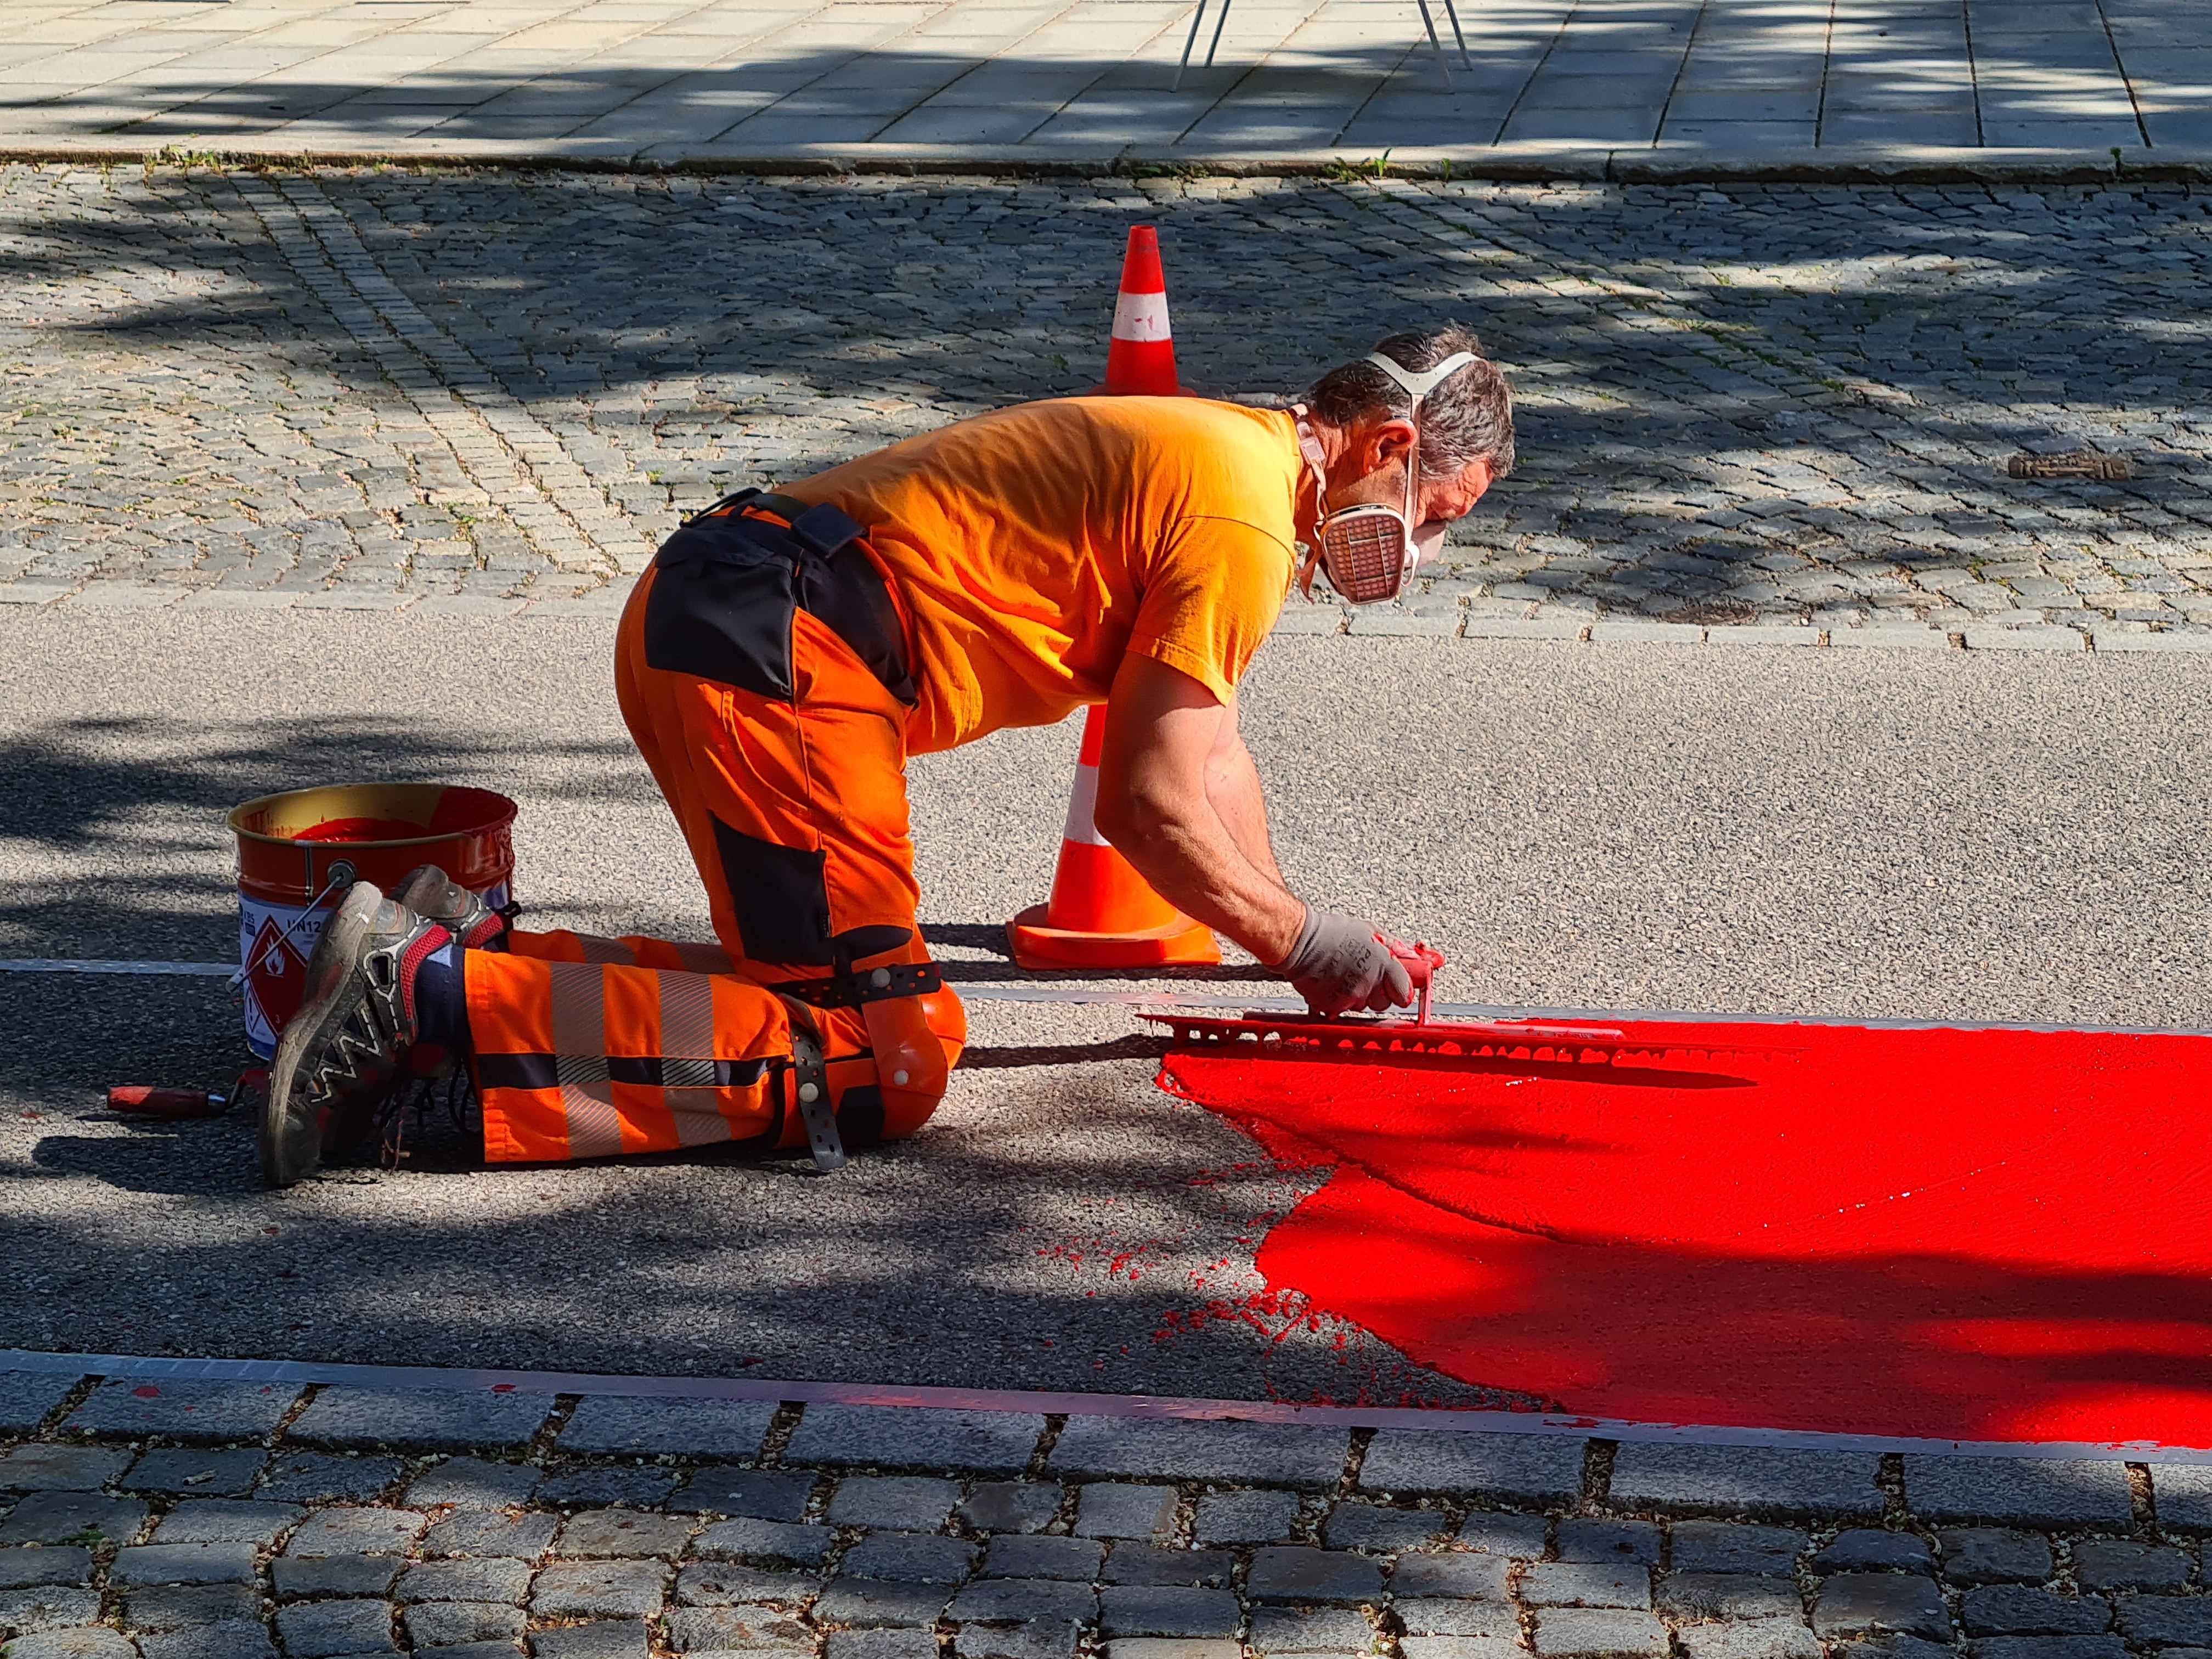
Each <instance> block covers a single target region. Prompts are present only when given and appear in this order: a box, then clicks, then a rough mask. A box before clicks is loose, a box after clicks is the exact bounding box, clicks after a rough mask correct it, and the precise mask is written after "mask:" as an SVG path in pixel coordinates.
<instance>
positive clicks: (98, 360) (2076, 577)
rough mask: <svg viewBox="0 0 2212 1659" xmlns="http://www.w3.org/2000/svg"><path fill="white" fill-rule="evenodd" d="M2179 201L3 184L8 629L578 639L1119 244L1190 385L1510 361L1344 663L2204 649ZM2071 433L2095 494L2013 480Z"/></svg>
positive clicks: (1018, 382)
mask: <svg viewBox="0 0 2212 1659" xmlns="http://www.w3.org/2000/svg"><path fill="white" fill-rule="evenodd" d="M2207 209H2208V197H2206V195H2205V194H2204V193H2203V191H2197V190H2191V189H2190V188H2187V187H2184V186H2179V185H2175V186H2170V187H2168V186H2152V185H2145V186H2138V187H2133V188H2108V189H2090V188H2083V187H2070V188H2069V187H2052V188H2049V189H2046V190H2042V191H1996V192H1992V191H1989V190H1985V189H1982V188H1978V187H1977V188H1971V189H1969V188H1963V187H1961V188H1946V189H1934V188H1927V189H1905V190H1897V189H1877V188H1852V189H1846V188H1833V189H1829V188H1815V187H1793V186H1743V187H1736V188H1732V189H1729V190H1717V189H1686V188H1674V189H1664V188H1657V187H1650V188H1638V187H1633V186H1602V185H1496V184H1486V185H1443V184H1431V185H1420V184H1412V183H1405V182H1401V181H1396V180H1386V181H1383V182H1382V183H1379V184H1378V183H1371V182H1365V183H1351V182H1339V183H1334V184H1330V183H1317V182H1293V181H1285V180H1281V179H1237V180H1230V179H1190V180H1181V179H1146V180H1140V181H1134V182H1133V181H1130V180H1127V179H1100V180H1096V181H1092V182H1090V183H1080V182H1078V183H1062V182H1041V181H1029V182H1003V181H1001V182H994V181H993V180H990V179H955V180H948V181H944V182H936V183H931V184H927V185H922V184H919V183H916V182H915V181H911V180H908V181H899V180H893V179H842V180H794V179H765V180H743V179H705V180H702V179H696V178H684V177H677V178H638V177H629V176H607V175H577V174H571V175H559V174H553V175H518V174H513V173H480V174H465V173H460V174H456V173H414V172H400V171H376V170H362V171H357V172H345V171H326V172H319V173H312V174H307V173H289V174H288V173H269V174H258V173H211V172H209V171H206V170H193V171H189V172H179V171H173V170H167V169H155V168H148V169H141V168H137V167H131V168H127V169H112V170H104V171H103V170H94V169H76V170H70V169H65V168H62V167H21V166H18V167H9V168H7V169H6V170H5V172H4V173H0V216H4V224H0V232H3V233H4V252H5V255H6V269H5V272H4V275H0V363H4V370H5V390H4V406H0V434H4V437H0V598H4V599H8V600H10V601H13V602H15V603H29V604H45V603H52V602H56V601H62V600H66V601H67V602H68V603H70V604H75V605H83V604H96V605H168V604H171V603H183V604H185V605H188V606H191V607H194V608H197V607H203V606H226V605H228V606H260V605H301V606H337V607H374V608H387V607H397V606H410V607H412V608H413V609H415V610H416V611H421V612H425V613H428V612H438V611H482V612H485V613H494V614H504V613H507V612H512V611H516V610H518V609H520V607H522V606H523V605H526V604H528V605H533V606H535V607H537V608H538V609H540V610H548V609H565V608H568V607H571V606H581V607H583V608H586V609H603V608H606V607H610V606H611V605H615V604H617V602H618V601H619V599H620V597H621V592H622V591H623V583H622V580H621V577H622V575H623V573H627V572H635V570H637V569H638V568H641V564H642V562H644V560H645V559H646V558H647V556H649V554H650V551H651V549H652V548H653V545H654V544H655V543H656V541H657V540H658V538H659V537H660V536H662V535H663V534H665V532H666V531H667V530H668V529H669V528H670V527H671V526H672V525H674V524H675V523H676V522H677V518H678V513H680V512H681V511H683V510H684V509H686V508H689V507H696V506H697V505H699V504H702V503H703V502H705V501H708V500H710V499H711V498H712V497H714V495H717V494H719V493H720V492H721V491H723V490H725V489H729V488H732V487H734V486H738V485H743V484H747V483H772V482H774V481H775V480H777V479H781V478H788V477H795V476H799V475H801V474H803V473H805V472H807V471H811V470H813V469H815V468H817V467H818V466H821V465H827V464H829V463H831V462H834V461H836V460H837V459H842V458H843V457H846V456H848V455H851V454H854V453H858V452H861V451H864V450H866V449H868V448H870V447H875V446H878V445H881V444H884V443H888V442H890V441H895V440H896V439H898V438H900V437H902V436H905V435H908V434H910V433H914V432H917V431H921V430H924V429H926V428H930V427H932V426H934V425H937V424H939V422H944V421H946V420H949V419H952V418H955V417H957V416H963V415H966V414H969V413H972V412H975V411H976V410H983V409H987V408H989V407H992V406H994V405H997V404H1005V403H1008V402H1012V401H1016V400H1018V399H1020V398H1029V397H1036V396H1039V395H1049V394H1053V393H1056V392H1073V391H1079V390H1082V389H1084V388H1085V387H1087V386H1089V385H1091V383H1092V382H1093V381H1094V380H1095V377H1096V376H1097V373H1098V364H1099V362H1100V358H1101V356H1102V343H1103V335H1104V332H1105V325H1106V320H1107V319H1108V317H1109V314H1110V311H1111V306H1112V299H1113V289H1114V286H1115V275H1116V273H1117V271H1118V269H1119V259H1118V254H1119V248H1120V242H1121V234H1122V231H1123V228H1125V226H1126V225H1127V224H1128V223H1129V222H1133V221H1136V220H1143V221H1147V222H1158V224H1159V225H1160V226H1161V228H1162V231H1163V236H1164V246H1166V249H1167V258H1168V266H1169V272H1170V297H1171V300H1172V301H1173V302H1174V306H1175V320H1176V328H1177V332H1178V341H1179V344H1180V348H1181V350H1182V360H1183V363H1184V368H1185V374H1186V376H1187V378H1188V379H1190V380H1193V381H1194V382H1197V383H1199V384H1200V386H1205V387H1207V388H1211V389H1212V390H1214V391H1215V392H1218V393H1219V394H1221V395H1234V396H1239V397H1248V398H1249V397H1256V396H1260V395H1264V394H1267V393H1274V392H1285V391H1288V390H1291V389H1294V388H1295V387H1297V386H1299V385H1302V384H1303V383H1304V382H1305V381H1306V380H1308V379H1309V378H1310V376H1311V375H1312V374H1314V373H1315V372H1316V370H1317V369H1319V368H1322V367H1325V366H1326V365H1327V364H1328V362H1331V361H1333V360H1336V359H1340V358H1342V357H1343V356H1347V355H1350V354H1355V353H1358V352H1359V351H1363V350H1364V349H1367V348H1368V347H1369V346H1370V344H1371V343H1372V342H1373V340H1374V339H1375V338H1376V336H1377V335H1378V334H1380V333H1382V332H1383V331H1387V330H1389V329H1390V328H1392V327H1395V326H1399V325H1407V324H1412V323H1417V322H1419V321H1422V320H1425V319H1435V318H1438V317H1442V316H1456V317H1458V318H1461V319H1465V320H1468V321H1470V322H1472V323H1474V324H1475V325H1478V326H1479V328H1480V331H1482V333H1483V334H1484V335H1485V337H1486V339H1487V340H1488V341H1489V342H1490V343H1492V349H1494V350H1495V351H1496V352H1497V354H1498V356H1499V357H1500V359H1501V360H1502V361H1503V362H1505V363H1506V364H1507V366H1508V367H1509V368H1510V372H1511V374H1512V376H1513V379H1514V380H1515V383H1516V386H1517V388H1518V392H1519V396H1520V400H1521V401H1520V407H1521V426H1522V445H1521V449H1522V458H1523V459H1522V469H1521V471H1519V472H1518V473H1517V474H1516V476H1515V477H1513V478H1511V479H1510V480H1508V481H1506V482H1505V483H1503V484H1501V485H1500V486H1499V487H1498V489H1497V490H1496V491H1494V492H1493V495H1492V498H1491V500H1490V501H1487V502H1486V504H1485V505H1484V507H1482V508H1481V509H1480V511H1479V512H1478V513H1477V514H1476V515H1475V516H1474V518H1473V519H1471V520H1469V521H1468V523H1467V524H1466V525H1465V526H1462V529H1461V531H1460V532H1457V535H1456V537H1455V543H1454V544H1453V546H1452V547H1451V548H1450V550H1449V553H1450V557H1451V562H1450V563H1449V566H1448V567H1447V568H1443V569H1442V570H1441V571H1439V572H1438V573H1437V574H1436V575H1435V576H1434V577H1433V578H1432V579H1431V580H1429V581H1428V582H1427V583H1426V585H1425V591H1424V592H1422V593H1421V594H1420V595H1419V596H1418V597H1416V598H1415V599H1413V601H1412V602H1411V603H1409V604H1408V605H1406V606H1404V607H1402V608H1401V609H1399V610H1397V611H1393V612H1369V613H1364V614H1362V615H1360V616H1359V617H1358V618H1357V619H1356V620H1354V621H1353V622H1352V624H1351V625H1352V627H1354V628H1355V629H1357V630H1358V631H1360V632H1377V631H1380V632H1399V633H1440V634H1450V633H1458V632H1461V631H1462V630H1465V631H1468V632H1474V633H1483V632H1499V631H1504V632H1513V631H1520V630H1529V631H1539V632H1541V631H1558V630H1559V629H1567V630H1570V631H1571V630H1578V629H1582V628H1583V626H1584V625H1585V624H1588V623H1592V622H1598V623H1602V624H1604V625H1606V626H1607V627H1609V628H1610V627H1616V626H1617V625H1618V623H1620V622H1621V621H1631V622H1640V623H1650V622H1653V621H1655V620H1656V621H1658V622H1661V623H1674V624H1677V625H1678V628H1677V629H1671V630H1670V629H1663V628H1662V629H1653V630H1648V631H1650V632H1651V633H1652V634H1653V635H1655V636H1659V637H1674V636H1675V635H1677V634H1678V633H1680V632H1681V630H1684V629H1686V630H1687V631H1686V635H1683V636H1686V637H1692V638H1695V637H1702V636H1703V635H1702V630H1703V629H1706V628H1709V627H1710V628H1712V629H1714V630H1715V636H1716V637H1718V636H1719V634H1720V630H1721V629H1722V628H1723V627H1724V626H1725V625H1728V624H1733V623H1754V624H1760V625H1764V626H1766V627H1773V626H1775V625H1782V626H1784V627H1787V628H1788V629H1790V632H1788V633H1785V634H1779V635H1773V636H1771V637H1774V638H1777V639H1779V640H1782V641H1785V642H1786V641H1810V640H1813V639H1815V638H1821V637H1825V638H1826V641H1828V642H1830V643H1855V644H1856V643H1873V642H1876V641H1879V642H1882V643H1892V644H1903V645H1927V646H1931V647H1942V646H1943V645H1945V644H1948V643H1956V642H1957V641H1960V640H1961V639H1964V640H1965V641H1966V642H1967V643H1968V644H1977V643H1979V644H1998V645H2021V646H2027V645H2048V646H2052V647H2061V648H2073V649H2077V650H2078V649H2081V647H2082V646H2083V644H2084V642H2085V640H2087V639H2088V638H2090V637H2091V636H2093V637H2094V638H2095V640H2096V641H2097V642H2098V643H2099V645H2100V647H2104V646H2109V645H2112V644H2118V645H2120V646H2123V647H2124V646H2126V645H2128V644H2130V643H2135V644H2138V645H2140V644H2142V643H2144V642H2145V641H2142V639H2140V638H2136V639H2133V640H2131V639H2130V637H2129V636H2131V635H2135V636H2139V635H2148V634H2152V633H2154V632H2155V633H2157V634H2160V635H2172V636H2176V637H2174V638H2173V640H2172V643H2174V644H2176V645H2179V644H2182V643H2185V642H2186V641H2184V640H2182V639H2181V638H2180V637H2179V636H2182V635H2199V636H2202V635H2204V634H2205V633H2206V632H2207V630H2208V629H2212V591H2208V588H2207V586H2206V578H2207V573H2208V570H2212V508H2208V507H2207V506H2206V504H2205V500H2204V485H2205V483H2206V482H2207V480H2208V477H2212V470H2208V464H2207V455H2206V452H2207V446H2208V441H2212V422H2207V420H2206V419H2205V418H2204V416H2203V413H2202V406H2203V398H2204V392H2205V382H2206V380H2207V378H2208V365H2212V354H2208V352H2207V351H2206V350H2205V349H2204V343H2205V334H2206V331H2207V327H2208V325H2206V323H2205V322H2204V321H2203V315H2204V305H2203V301H2204V298H2205V279H2206V272H2205V261H2206V256H2207V250H2208V233H2212V220H2208V217H2207ZM2085 445H2086V446H2093V447H2096V448H2098V449H2100V450H2102V451H2106V452H2109V453H2117V454H2119V455H2122V456H2124V457H2125V458H2127V459H2128V460H2129V461H2130V463H2131V465H2132V466H2133V468H2134V476H2133V477H2130V479H2128V480H2126V481H2124V482H2119V483H2088V482H2085V481H2081V480H2069V481H2058V482H2034V481H2027V480H2015V479H2013V478H2010V477H2008V476H2007V474H2006V470H2005V461H2006V459H2007V457H2008V456H2009V455H2011V454H2014V453H2019V452H2021V451H2027V452H2032V453H2052V452H2060V451H2066V450H2071V449H2075V448H2078V447H2083V446H2085ZM1343 625H1345V624H1344V623H1343V621H1342V620H1341V618H1340V613H1339V612H1338V611H1335V610H1334V608H1333V607H1316V608H1313V609H1310V610H1307V609H1304V608H1303V607H1294V610H1293V614H1292V615H1291V617H1289V618H1288V619H1287V620H1286V623H1285V626H1287V627H1290V628H1293V629H1303V630H1310V631H1333V630H1334V629H1338V628H1340V627H1341V626H1343ZM1631 631H1633V630H1631Z"/></svg>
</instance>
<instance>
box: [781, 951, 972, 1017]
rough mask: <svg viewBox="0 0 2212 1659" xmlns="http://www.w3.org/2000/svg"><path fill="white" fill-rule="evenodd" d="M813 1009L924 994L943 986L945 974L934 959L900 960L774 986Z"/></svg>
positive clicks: (941, 988)
mask: <svg viewBox="0 0 2212 1659" xmlns="http://www.w3.org/2000/svg"><path fill="white" fill-rule="evenodd" d="M775 988H776V989H777V990H779V991H781V993H783V994H784V995H786V996H787V997H796V998H798V1000H799V1001H801V1002H804V1003H805V1004H807V1005H808V1006H810V1007H814V1008H860V1007H865V1006H866V1005H867V1004H869V1003H871V1002H883V1001H885V1000H888V999H890V998H891V997H921V996H927V995H928V994H930V993H931V992H933V991H941V990H943V989H944V988H945V975H942V974H940V973H939V972H938V971H937V964H936V963H933V962H912V963H899V964H898V965H897V966H896V967H892V968H871V969H866V971H865V972H862V973H858V974H842V975H839V976H838V977H836V979H795V980H789V981H786V982H785V983H783V984H781V985H779V986H777V987H775Z"/></svg>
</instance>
